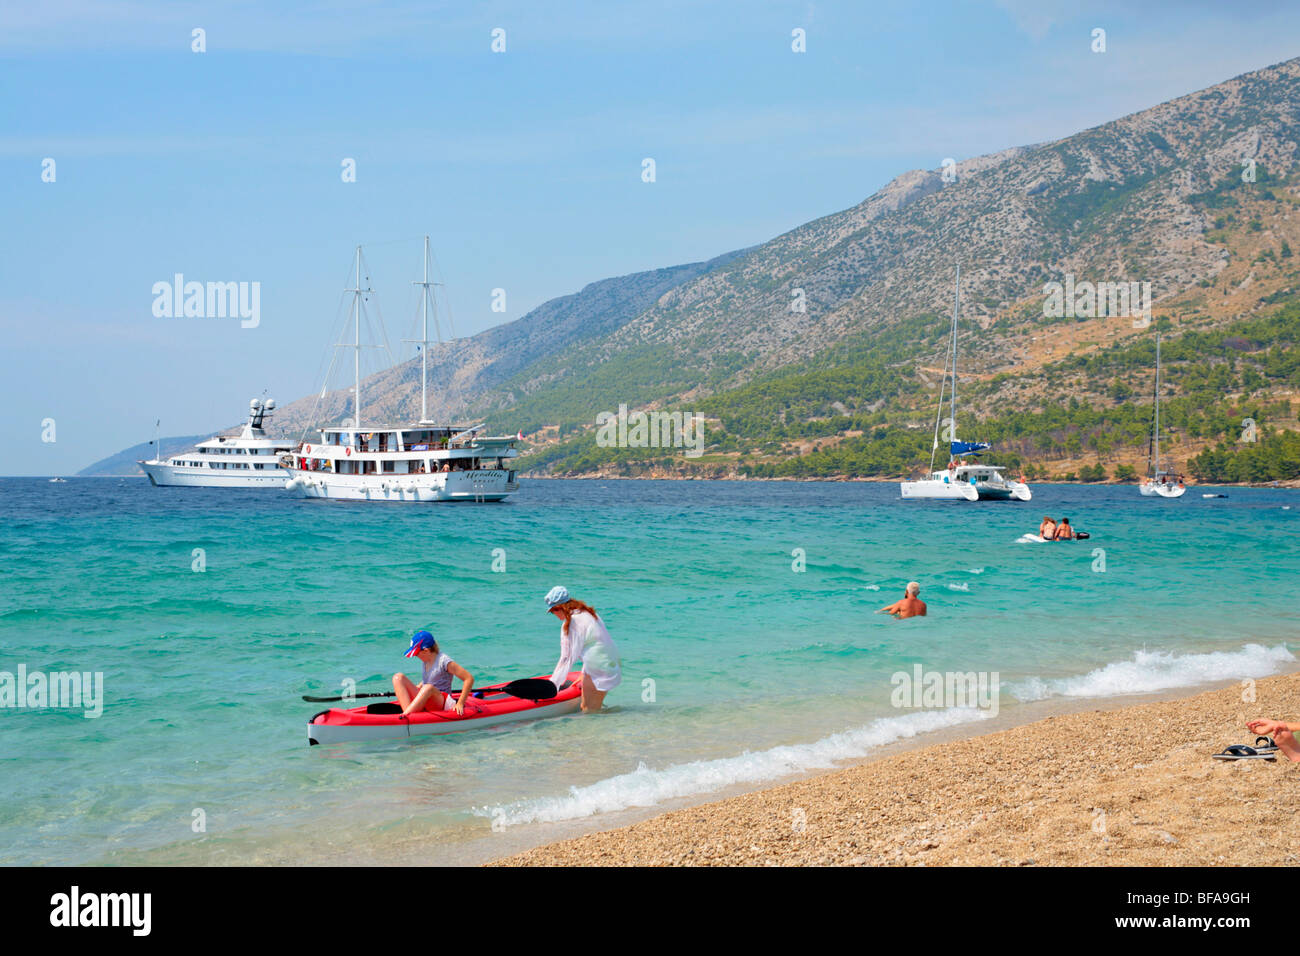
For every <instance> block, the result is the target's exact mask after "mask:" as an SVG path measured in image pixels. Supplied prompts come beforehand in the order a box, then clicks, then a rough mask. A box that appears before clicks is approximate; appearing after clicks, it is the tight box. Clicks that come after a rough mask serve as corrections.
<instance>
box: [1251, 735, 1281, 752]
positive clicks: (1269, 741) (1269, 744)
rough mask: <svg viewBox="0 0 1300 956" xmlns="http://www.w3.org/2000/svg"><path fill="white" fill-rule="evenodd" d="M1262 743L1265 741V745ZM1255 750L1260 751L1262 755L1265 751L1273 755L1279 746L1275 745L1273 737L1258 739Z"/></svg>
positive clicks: (1256, 739)
mask: <svg viewBox="0 0 1300 956" xmlns="http://www.w3.org/2000/svg"><path fill="white" fill-rule="evenodd" d="M1260 741H1263V743H1260ZM1255 749H1256V750H1258V751H1260V752H1261V753H1263V752H1265V751H1268V752H1270V753H1271V752H1272V751H1274V750H1277V744H1275V743H1273V738H1272V737H1256V738H1255Z"/></svg>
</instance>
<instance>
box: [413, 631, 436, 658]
mask: <svg viewBox="0 0 1300 956" xmlns="http://www.w3.org/2000/svg"><path fill="white" fill-rule="evenodd" d="M436 643H438V642H437V641H436V640H434V638H433V635H432V634H430V633H429V632H428V631H416V632H415V636H414V637H412V638H411V646H410V647H409V648H407V651H406V656H407V657H414V656H415V653H416V651H420V650H423V649H424V648H426V647H433V645H434V644H436Z"/></svg>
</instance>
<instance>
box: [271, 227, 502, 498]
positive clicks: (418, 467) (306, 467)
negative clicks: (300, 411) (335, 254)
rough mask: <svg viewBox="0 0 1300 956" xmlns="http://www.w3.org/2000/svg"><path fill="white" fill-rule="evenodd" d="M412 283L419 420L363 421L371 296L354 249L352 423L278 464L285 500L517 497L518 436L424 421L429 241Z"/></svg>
mask: <svg viewBox="0 0 1300 956" xmlns="http://www.w3.org/2000/svg"><path fill="white" fill-rule="evenodd" d="M415 284H416V285H418V286H421V287H422V288H423V296H424V298H423V301H422V302H421V309H422V311H423V315H424V332H423V338H422V339H420V340H419V341H420V343H421V355H422V361H421V376H422V380H421V399H420V401H421V404H420V420H419V421H418V422H409V423H406V424H397V425H386V424H373V423H363V421H362V417H361V361H360V355H361V349H362V348H365V347H366V346H364V345H363V344H362V342H361V325H362V318H361V312H362V304H363V302H364V299H365V296H366V295H367V294H368V293H369V291H370V290H369V289H363V288H362V287H361V247H360V246H358V247H357V254H356V285H355V287H354V288H351V289H347V290H345V291H347V292H351V293H352V320H353V322H352V324H353V330H354V331H353V341H352V342H351V343H340V344H339V346H338V347H339V348H349V349H354V350H355V351H354V361H353V370H354V375H355V381H354V383H353V392H352V411H353V415H352V416H351V420H350V421H343V422H341V423H337V424H327V425H321V426H319V428H318V429H317V430H318V432H319V434H320V438H319V440H318V441H314V442H306V441H303V442H299V443H298V445H297V446H295V447H294V449H293V450H292V452H290V453H289V454H287V455H285V456H283V457H282V459H281V467H283V468H284V469H285V471H287V472H288V473H289V479H288V480H287V481H285V483H284V487H285V489H286V490H287V491H289V492H290V494H293V495H295V496H297V497H300V498H330V499H336V500H345V501H408V502H426V501H500V500H501V499H503V498H505V497H507V496H508V495H510V494H513V493H514V492H516V491H518V490H519V481H518V479H517V477H516V476H517V472H516V470H515V465H514V463H513V461H512V459H514V458H515V457H517V456H518V454H519V453H518V451H516V450H515V443H516V442H517V441H519V440H522V438H523V436H522V435H520V434H516V435H508V436H504V437H496V438H493V437H488V436H485V435H483V434H482V433H483V428H484V426H483V425H481V424H480V425H473V426H465V425H454V424H440V423H438V422H434V421H431V420H430V419H429V361H428V351H429V305H430V302H431V300H432V293H431V292H430V289H431V288H432V287H433V286H434V285H436V283H434V282H431V281H430V280H429V237H428V236H425V238H424V281H423V282H416V283H415ZM434 323H435V326H436V324H437V318H436V316H435V319H434ZM326 378H327V380H328V373H327V375H326ZM326 387H328V385H327V386H326ZM324 394H325V393H324V391H322V393H321V395H322V397H323V396H324Z"/></svg>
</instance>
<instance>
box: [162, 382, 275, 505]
mask: <svg viewBox="0 0 1300 956" xmlns="http://www.w3.org/2000/svg"><path fill="white" fill-rule="evenodd" d="M274 408H275V399H272V398H268V399H261V398H255V399H253V400H252V401H250V402H249V403H248V421H247V422H245V423H244V430H243V431H241V432H240V433H239V435H238V436H236V437H233V438H226V437H224V436H222V435H218V436H217V437H215V438H209V439H208V440H207V441H202V442H199V445H198V448H197V449H195V450H194V451H191V452H187V453H186V454H184V455H177V456H175V457H173V458H167V459H163V458H162V456H161V454H159V453H158V449H157V446H156V445H155V448H154V451H155V457H154V458H153V459H152V460H150V461H142V462H139V465H140V467H141V468H142V469H144V473H145V474H146V475H148V476H149V481H150V483H151V484H153V485H182V486H187V487H203V488H283V487H284V483H285V480H286V479H287V478H288V472H286V471H284V470H283V469H282V468H281V467H280V460H279V459H280V456H281V455H282V454H284V453H285V452H287V451H289V450H290V449H292V448H293V442H292V441H290V440H288V439H282V438H268V437H267V436H266V432H265V431H264V430H263V428H262V424H263V422H264V421H265V420H266V418H267V416H269V415H270V414H271V412H272V410H273V409H274ZM154 440H155V442H156V441H157V440H158V439H157V438H156V437H155V439H154Z"/></svg>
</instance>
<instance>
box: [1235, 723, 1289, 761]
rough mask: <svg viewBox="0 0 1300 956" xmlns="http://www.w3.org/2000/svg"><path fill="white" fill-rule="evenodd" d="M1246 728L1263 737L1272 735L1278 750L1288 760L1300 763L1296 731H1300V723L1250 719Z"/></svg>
mask: <svg viewBox="0 0 1300 956" xmlns="http://www.w3.org/2000/svg"><path fill="white" fill-rule="evenodd" d="M1246 729H1247V730H1249V731H1250V732H1251V733H1253V734H1259V735H1260V736H1261V737H1272V738H1273V743H1275V744H1277V752H1278V753H1280V754H1282V755H1283V756H1285V757H1286V759H1287V760H1291V761H1295V762H1297V763H1300V744H1297V742H1296V739H1295V732H1296V731H1300V724H1288V723H1285V722H1283V721H1280V720H1250V721H1247V722H1246Z"/></svg>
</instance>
